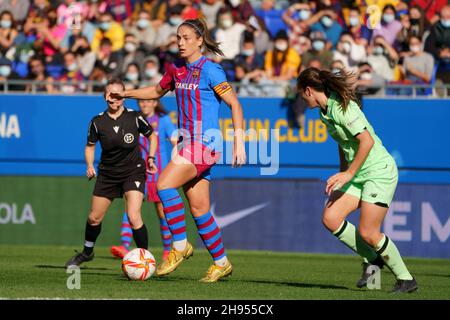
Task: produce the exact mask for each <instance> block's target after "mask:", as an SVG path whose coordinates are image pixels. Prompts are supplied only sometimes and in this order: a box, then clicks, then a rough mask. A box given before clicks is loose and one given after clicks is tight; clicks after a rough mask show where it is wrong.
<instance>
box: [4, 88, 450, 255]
mask: <svg viewBox="0 0 450 320" xmlns="http://www.w3.org/2000/svg"><path fill="white" fill-rule="evenodd" d="M241 102H242V104H243V107H244V111H245V116H246V126H247V128H255V129H258V128H259V129H270V128H279V129H280V132H279V134H278V135H276V136H275V137H272V139H269V142H273V141H275V140H279V145H278V148H279V154H280V156H279V157H278V160H277V159H275V158H276V157H275V158H274V159H272V160H273V162H276V161H277V162H276V163H278V164H279V169H278V172H277V174H276V175H261V169H262V167H266V168H267V167H270V164H269V165H267V164H268V163H270V160H271V155H272V153H275V151H276V146H275V147H273V145H272V146H271V143H269V146H268V147H267V149H268V150H269V151H268V152H267V154H264V152H263V154H262V157H260V155H259V156H258V159H257V160H258V161H257V163H256V164H253V165H247V166H245V167H243V168H238V169H231V168H230V167H229V166H228V165H217V166H216V167H215V169H214V171H213V177H214V178H215V181H214V183H213V184H212V190H213V192H212V196H213V209H214V212H215V214H216V216H217V217H218V221H219V224H220V225H221V226H222V228H223V233H224V239H225V243H226V245H227V247H228V248H235V249H259V250H280V251H301V252H329V253H349V251H348V249H347V248H345V247H343V246H342V245H341V244H340V243H339V242H338V241H337V240H336V239H334V238H333V236H331V235H330V234H329V233H328V232H327V231H326V230H325V229H324V228H323V226H322V225H321V211H322V208H323V205H324V202H325V196H324V195H323V189H324V182H323V180H324V179H326V178H327V177H328V176H329V175H331V174H333V173H335V172H336V171H337V169H338V156H337V147H336V144H335V143H334V142H333V141H332V140H331V139H330V137H329V136H328V135H327V133H326V131H325V128H324V127H323V125H322V124H321V123H320V120H319V119H318V112H317V110H313V111H307V113H306V123H307V125H306V128H305V129H304V130H303V129H302V130H299V129H298V128H295V126H292V127H291V126H290V125H289V123H292V121H293V120H291V115H290V112H289V108H288V106H287V105H286V103H285V102H284V101H282V100H279V99H253V98H248V99H241ZM164 104H165V105H166V107H167V109H168V110H170V111H171V116H172V118H173V120H174V121H176V116H175V113H174V110H175V101H174V98H173V97H168V98H165V99H164ZM128 106H130V107H132V108H136V103H135V102H133V101H130V102H128ZM104 108H105V104H104V102H103V100H102V98H101V97H98V96H90V97H87V96H74V97H70V99H69V98H67V97H63V96H23V95H22V96H15V95H0V243H18V244H19V243H20V244H60V245H78V246H79V245H80V243H82V240H83V239H82V237H83V229H84V224H85V220H86V216H87V213H88V210H89V205H90V196H91V192H92V188H93V182H88V181H87V179H86V178H83V177H82V176H83V175H84V172H85V165H84V159H83V154H84V153H83V151H84V145H85V142H86V135H87V127H88V123H89V121H90V119H91V118H92V116H93V115H95V114H97V113H99V112H101V111H103V109H104ZM364 112H365V113H366V116H367V118H368V119H369V121H370V122H371V123H372V125H373V126H374V128H375V130H376V132H377V134H378V135H379V136H380V138H381V139H382V140H383V142H384V144H385V146H386V147H387V149H388V150H389V151H390V152H391V153H392V154H393V155H394V157H395V158H396V161H397V164H398V166H399V169H400V182H401V183H400V185H399V187H398V190H397V193H396V196H395V199H394V202H393V204H392V206H391V210H390V213H389V215H388V217H387V219H386V222H385V224H384V230H385V232H386V233H387V234H388V235H389V236H390V237H392V239H393V240H395V241H396V243H397V244H398V246H399V249H400V250H401V251H402V253H404V254H405V255H408V256H421V257H441V258H450V242H449V237H450V219H449V216H450V215H449V211H448V208H449V204H450V203H449V202H450V197H449V194H450V149H449V148H448V146H449V145H450V135H448V134H447V128H446V126H445V125H444V124H441V123H442V122H444V123H445V119H447V118H449V116H450V101H449V100H385V99H366V100H365V101H364ZM220 117H221V125H222V129H223V130H225V129H226V128H231V114H230V111H229V110H228V109H227V108H226V107H223V108H221V113H220ZM261 133H263V132H261ZM231 136H232V135H229V136H227V135H225V140H229V141H228V142H227V143H229V144H230V143H232V140H231ZM262 136H264V134H262ZM268 137H269V138H270V137H271V136H270V134H269V135H268ZM252 139H253V140H252ZM249 140H250V142H252V141H256V142H258V143H259V142H261V143H260V144H258V150H259V148H261V147H264V142H265V141H264V138H261V139H259V140H258V139H256V138H255V136H253V137H250V138H249ZM247 147H249V146H247ZM273 148H275V149H273ZM98 149H100V148H98ZM224 150H226V147H224ZM274 150H275V151H274ZM97 151H98V150H97ZM272 151H274V152H272ZM225 153H226V155H225V157H229V156H230V155H231V154H227V152H225ZM268 159H269V161H268ZM298 179H301V180H298ZM122 208H123V203H122V201H115V202H114V204H113V207H112V208H111V210H110V211H111V213H109V214H108V215H107V218H106V221H105V224H104V228H103V231H102V236H101V238H100V239H99V244H100V245H111V244H116V243H117V241H118V240H119V234H118V232H119V226H120V220H121V212H122V210H123V209H122ZM148 211H153V209H150V206H149V205H148V204H145V205H144V212H148ZM144 219H146V222H147V224H148V225H149V226H150V227H149V229H150V244H151V245H152V246H156V245H157V246H159V245H160V239H159V231H158V228H157V218H156V214H155V213H154V212H153V213H151V214H144ZM352 219H353V220H352ZM352 219H351V221H353V222H355V223H357V216H355V217H353V218H352ZM355 219H356V220H355ZM188 228H191V229H195V226H194V225H193V223H192V219H191V218H188ZM192 231H193V230H192ZM195 234H196V232H190V236H191V237H194V235H195ZM191 240H192V241H196V239H195V238H194V239H191ZM197 241H198V239H197Z"/></svg>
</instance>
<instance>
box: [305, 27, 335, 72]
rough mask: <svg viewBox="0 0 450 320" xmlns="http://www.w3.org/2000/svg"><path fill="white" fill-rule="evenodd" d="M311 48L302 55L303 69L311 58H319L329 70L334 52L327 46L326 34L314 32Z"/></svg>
mask: <svg viewBox="0 0 450 320" xmlns="http://www.w3.org/2000/svg"><path fill="white" fill-rule="evenodd" d="M310 39H311V42H312V43H311V49H310V50H308V51H307V52H305V53H304V54H303V55H302V69H304V68H305V67H306V66H307V65H308V64H309V62H310V61H311V60H313V59H317V60H319V61H320V64H321V65H322V67H323V68H324V69H327V70H329V69H330V68H331V63H332V62H333V53H332V52H331V51H330V50H327V48H326V45H325V44H326V38H325V35H324V34H323V33H322V32H320V31H315V32H312V33H311V35H310Z"/></svg>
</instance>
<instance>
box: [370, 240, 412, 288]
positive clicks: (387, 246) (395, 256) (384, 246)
mask: <svg viewBox="0 0 450 320" xmlns="http://www.w3.org/2000/svg"><path fill="white" fill-rule="evenodd" d="M375 249H376V250H377V253H378V254H379V255H381V256H382V257H383V260H384V263H385V264H386V265H387V266H388V268H389V269H390V270H391V271H392V273H393V274H394V275H395V277H396V278H397V279H398V280H412V278H413V277H412V275H411V274H410V273H409V271H408V269H407V268H406V265H405V263H404V262H403V259H402V257H401V255H400V252H398V249H397V247H396V246H395V244H394V242H393V241H392V240H390V239H389V238H388V237H387V236H386V235H383V239H381V241H380V242H379V243H378V245H377V246H376V248H375Z"/></svg>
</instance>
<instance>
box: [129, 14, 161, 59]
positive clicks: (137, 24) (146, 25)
mask: <svg viewBox="0 0 450 320" xmlns="http://www.w3.org/2000/svg"><path fill="white" fill-rule="evenodd" d="M129 33H131V34H133V35H134V36H135V37H136V39H137V40H138V42H139V46H140V47H141V48H142V49H143V50H144V51H145V52H146V53H150V52H153V51H154V50H155V49H156V37H157V33H156V30H155V29H154V27H153V26H152V23H151V21H150V14H149V13H148V12H146V11H141V12H139V15H138V18H137V20H135V21H134V23H132V25H131V29H130V31H129Z"/></svg>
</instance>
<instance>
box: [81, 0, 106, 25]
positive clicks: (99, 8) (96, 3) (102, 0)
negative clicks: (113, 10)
mask: <svg viewBox="0 0 450 320" xmlns="http://www.w3.org/2000/svg"><path fill="white" fill-rule="evenodd" d="M107 8H108V4H107V3H106V0H88V1H87V12H86V14H85V15H82V16H84V17H85V18H86V20H87V21H90V22H92V23H97V22H98V20H99V19H100V16H101V15H102V13H105V12H106V9H107Z"/></svg>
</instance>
